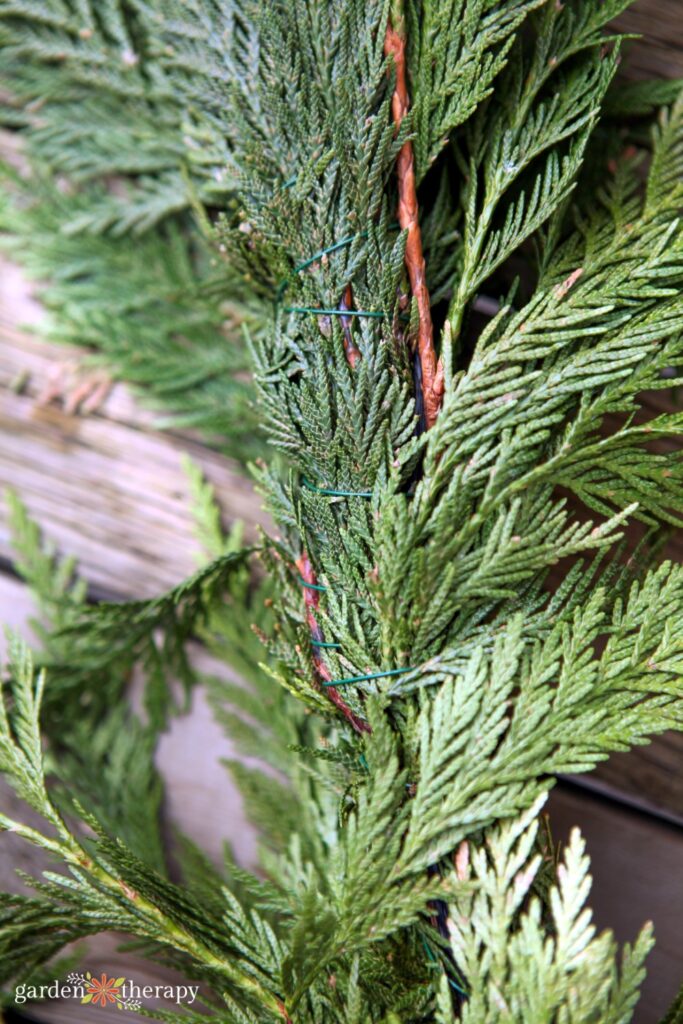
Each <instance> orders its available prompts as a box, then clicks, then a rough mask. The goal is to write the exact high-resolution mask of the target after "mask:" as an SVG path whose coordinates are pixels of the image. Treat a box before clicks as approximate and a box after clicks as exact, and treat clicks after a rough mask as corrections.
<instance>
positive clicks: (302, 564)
mask: <svg viewBox="0 0 683 1024" xmlns="http://www.w3.org/2000/svg"><path fill="white" fill-rule="evenodd" d="M296 567H297V569H298V570H299V575H300V576H301V579H302V580H303V582H304V583H305V584H306V586H305V587H304V602H305V604H306V620H307V622H308V625H309V628H310V630H311V638H312V639H313V640H316V641H317V642H318V643H322V642H323V641H324V637H323V632H322V630H321V628H320V626H319V625H318V620H317V618H316V612H317V610H318V605H319V604H320V597H319V594H318V591H317V590H314V589H313V588H314V587H316V586H317V585H318V581H317V579H316V575H315V572H314V570H313V566H312V565H311V562H310V560H309V557H308V555H307V554H306V552H304V553H303V555H301V557H300V558H298V559H297V562H296ZM313 664H314V665H315V670H316V673H317V674H318V676H319V677H320V678H321V679H322V681H323V683H329V682H330V681H331V679H332V676H331V674H330V670H329V669H328V667H327V665H326V664H325V662H324V661H323V659H322V656H321V654H320V652H319V651H318V650H317V648H315V647H314V648H313ZM323 689H324V690H325V693H326V694H327V696H328V697H329V698H330V700H331V701H332V703H333V704H334V705H335V707H337V708H338V709H339V710H340V711H341V713H342V714H343V716H344V718H345V719H346V721H347V722H348V723H349V724H350V725H351V726H352V728H353V729H355V730H356V732H358V733H363V732H372V729H371V728H370V726H369V725H368V723H367V722H365V721H364V720H363V719H362V718H359V717H358V715H355V714H354V713H353V711H352V710H351V708H350V707H349V706H348V704H347V703H346V701H345V700H344V698H343V697H342V696H341V694H340V693H339V692H338V691H337V690H335V688H334V686H325V687H323Z"/></svg>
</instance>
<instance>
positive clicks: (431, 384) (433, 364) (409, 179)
mask: <svg viewBox="0 0 683 1024" xmlns="http://www.w3.org/2000/svg"><path fill="white" fill-rule="evenodd" d="M398 6H399V5H398V4H396V5H395V7H398ZM402 28H403V26H402V19H400V16H399V17H396V15H394V23H393V24H392V21H391V20H390V21H389V22H388V23H387V30H386V35H385V37H384V52H385V54H386V55H387V56H388V57H391V58H392V59H393V62H394V68H395V71H396V85H395V88H394V94H393V96H392V99H391V112H392V115H393V119H394V124H395V125H396V131H398V129H399V127H400V125H401V122H402V121H403V118H404V117H405V116H406V114H407V113H408V110H409V108H410V97H409V95H408V83H407V77H406V52H405V45H406V41H405V37H404V35H403V34H402V31H401V30H400V29H402ZM396 173H397V177H398V222H399V224H400V226H401V230H403V231H405V230H407V232H408V237H407V239H406V253H405V263H406V269H407V271H408V277H409V279H410V288H411V291H412V293H413V295H414V297H415V301H416V303H417V311H418V318H419V326H418V335H417V352H418V358H419V360H420V366H421V369H422V396H423V404H424V416H425V423H426V426H427V429H429V427H431V426H433V425H434V423H435V422H436V417H437V415H438V412H439V409H440V408H441V402H442V400H443V392H444V373H443V364H442V363H441V360H439V361H438V362H437V358H436V351H435V349H434V328H433V326H432V313H431V307H430V301H429V290H428V288H427V278H426V275H425V260H424V253H423V251H422V233H421V231H420V223H419V219H418V205H417V185H416V182H415V158H414V154H413V144H412V142H411V141H410V140H406V142H404V143H403V145H402V146H401V149H400V151H399V154H398V159H397V162H396Z"/></svg>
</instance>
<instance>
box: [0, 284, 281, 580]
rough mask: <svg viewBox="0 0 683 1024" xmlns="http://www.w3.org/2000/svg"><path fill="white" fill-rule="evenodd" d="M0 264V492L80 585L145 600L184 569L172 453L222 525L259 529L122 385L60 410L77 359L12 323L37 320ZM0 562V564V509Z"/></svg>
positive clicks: (3, 523)
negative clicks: (94, 403)
mask: <svg viewBox="0 0 683 1024" xmlns="http://www.w3.org/2000/svg"><path fill="white" fill-rule="evenodd" d="M4 269H5V274H4V275H3V281H4V283H5V287H4V289H3V290H2V291H0V489H4V488H6V487H11V488H13V489H14V490H16V491H17V492H18V493H19V494H20V495H21V497H22V499H23V500H24V501H25V503H26V504H27V506H28V508H29V511H30V512H31V514H32V515H33V516H34V517H35V518H36V519H37V520H38V521H39V522H40V524H41V525H42V526H43V528H44V530H45V533H46V535H47V536H48V537H49V538H50V539H51V540H53V541H54V542H55V543H56V544H57V546H58V547H59V548H60V549H61V550H62V551H64V552H69V553H71V554H73V555H74V556H75V557H76V558H77V559H78V561H79V565H80V568H81V571H82V573H83V575H84V576H85V577H86V579H87V580H88V582H89V583H90V584H91V586H93V587H95V588H96V589H97V590H98V591H100V592H101V593H105V594H108V595H110V596H114V597H130V596H132V595H133V594H137V595H138V596H140V597H144V596H151V595H153V594H156V593H159V592H160V591H162V590H164V589H166V588H168V587H170V586H172V585H173V584H174V583H177V582H178V581H179V580H181V579H182V578H183V577H184V576H186V575H187V574H188V573H190V572H192V571H193V569H194V568H195V555H196V543H195V541H194V538H193V524H192V517H191V513H190V498H189V492H188V486H187V481H186V479H185V475H184V473H183V472H182V470H181V456H182V454H183V453H187V454H189V455H190V456H191V458H193V459H194V460H195V461H196V462H197V463H198V464H199V465H200V466H201V467H202V469H203V471H204V473H205V475H206V476H207V478H208V479H209V480H210V481H211V482H212V484H214V486H215V488H216V492H217V495H218V497H219V501H220V504H221V507H222V508H223V510H224V512H225V516H226V520H227V521H232V520H235V519H243V520H244V521H245V522H246V523H247V524H248V530H249V531H251V532H252V533H253V531H254V527H255V525H256V524H258V523H265V516H264V515H263V514H262V513H261V511H260V508H259V504H258V502H257V501H256V500H255V499H254V495H253V489H252V487H251V485H250V483H249V481H248V480H247V479H245V477H244V475H243V474H242V473H240V472H239V471H238V469H237V467H235V466H234V465H232V464H231V463H230V461H229V460H228V459H226V458H225V457H224V456H222V455H219V454H218V453H217V452H215V451H212V450H211V449H210V448H207V447H206V446H204V445H202V444H200V443H199V442H198V441H197V440H196V438H194V437H193V436H192V435H191V434H174V433H160V432H159V431H156V430H154V429H153V417H152V416H151V414H150V413H149V412H148V411H145V410H144V409H143V408H142V407H141V406H140V405H139V404H138V403H136V402H134V401H133V400H132V398H131V395H130V393H129V391H128V390H127V389H126V388H125V387H123V385H120V384H117V385H115V386H114V387H112V388H111V390H110V391H109V393H108V395H107V396H106V398H105V400H104V401H103V402H102V404H101V406H99V407H98V408H97V409H94V410H91V411H90V412H89V413H88V414H80V413H79V410H78V409H70V407H69V397H70V396H71V395H73V393H74V390H75V389H76V388H78V387H79V386H80V383H82V378H83V372H82V371H81V370H79V367H81V366H82V363H83V354H82V353H79V352H78V351H76V350H73V349H66V348H61V347H58V346H55V345H52V344H49V343H46V342H43V341H40V340H39V339H38V338H36V337H31V336H30V335H27V334H26V333H25V332H22V331H20V330H18V329H17V328H16V327H15V326H12V321H14V323H16V321H17V319H22V320H26V319H30V320H33V321H35V319H36V316H37V314H36V310H35V307H34V306H33V305H32V304H31V302H30V299H29V298H28V296H27V294H26V292H25V286H23V285H22V284H21V279H20V277H19V276H18V275H17V274H16V272H15V271H14V270H13V268H7V267H5V268H4ZM8 281H9V285H8V284H7V282H8ZM22 288H24V291H23V292H22ZM17 382H20V383H21V387H20V388H19V389H18V388H17ZM18 390H19V392H20V393H17V391H18ZM48 399H49V400H48ZM0 558H5V559H11V548H10V544H9V537H8V526H7V507H6V504H5V503H4V502H0Z"/></svg>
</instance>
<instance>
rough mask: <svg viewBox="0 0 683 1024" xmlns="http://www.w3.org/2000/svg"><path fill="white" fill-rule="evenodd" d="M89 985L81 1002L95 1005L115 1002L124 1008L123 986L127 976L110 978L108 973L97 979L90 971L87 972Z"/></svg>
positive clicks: (120, 1007)
mask: <svg viewBox="0 0 683 1024" xmlns="http://www.w3.org/2000/svg"><path fill="white" fill-rule="evenodd" d="M86 979H87V987H86V990H85V995H84V996H83V998H82V999H81V1003H84V1004H85V1003H93V1005H94V1006H97V1005H98V1004H99V1005H100V1006H106V1005H107V1003H115V1004H116V1005H117V1006H118V1007H119V1009H122V1008H123V1004H122V1001H121V986H122V985H123V983H124V981H125V980H126V979H125V978H116V979H114V978H108V977H107V975H106V974H102V976H101V977H100V978H99V979H97V978H93V977H92V975H91V974H90V971H88V972H87V974H86Z"/></svg>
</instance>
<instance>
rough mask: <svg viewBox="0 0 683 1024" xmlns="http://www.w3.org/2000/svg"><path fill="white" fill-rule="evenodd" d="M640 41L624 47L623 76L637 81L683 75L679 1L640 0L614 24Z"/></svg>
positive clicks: (682, 24) (682, 42)
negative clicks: (639, 79)
mask: <svg viewBox="0 0 683 1024" xmlns="http://www.w3.org/2000/svg"><path fill="white" fill-rule="evenodd" d="M615 27H616V28H618V29H619V30H620V31H621V32H632V33H634V34H637V35H639V36H641V38H640V39H638V40H634V41H631V42H628V43H627V44H626V46H625V56H624V72H625V73H626V74H628V75H629V76H630V77H634V78H678V77H679V76H681V75H683V16H682V14H681V4H680V0H639V2H638V3H635V4H634V5H633V6H632V7H631V8H629V10H627V11H625V12H624V14H622V15H621V16H620V17H619V18H617V20H616V22H615Z"/></svg>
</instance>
